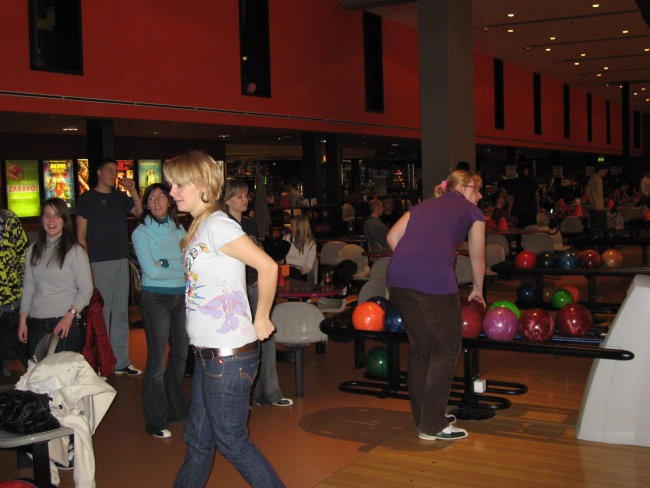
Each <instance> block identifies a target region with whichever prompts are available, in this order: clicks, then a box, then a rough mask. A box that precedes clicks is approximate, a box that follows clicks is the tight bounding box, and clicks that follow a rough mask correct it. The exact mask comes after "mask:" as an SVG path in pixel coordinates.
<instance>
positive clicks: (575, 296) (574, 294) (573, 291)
mask: <svg viewBox="0 0 650 488" xmlns="http://www.w3.org/2000/svg"><path fill="white" fill-rule="evenodd" d="M562 289H563V290H566V291H568V292H569V293H571V296H572V297H573V301H574V302H577V301H578V300H579V299H580V292H579V291H578V289H577V288H576V287H575V286H571V285H567V286H563V287H562Z"/></svg>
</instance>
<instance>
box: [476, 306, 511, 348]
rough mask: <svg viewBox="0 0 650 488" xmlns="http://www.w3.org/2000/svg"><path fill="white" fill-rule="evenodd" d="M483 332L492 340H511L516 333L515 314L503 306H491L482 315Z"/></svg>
mask: <svg viewBox="0 0 650 488" xmlns="http://www.w3.org/2000/svg"><path fill="white" fill-rule="evenodd" d="M483 333H484V334H485V335H486V337H488V338H490V339H492V340H494V341H511V340H512V339H514V338H515V336H516V335H517V316H516V315H515V314H514V313H513V312H511V311H510V310H508V309H507V308H504V307H496V308H491V309H490V310H488V311H487V312H485V316H484V317H483Z"/></svg>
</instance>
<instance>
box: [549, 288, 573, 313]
mask: <svg viewBox="0 0 650 488" xmlns="http://www.w3.org/2000/svg"><path fill="white" fill-rule="evenodd" d="M569 303H573V295H572V294H571V292H570V291H568V290H565V289H559V290H557V291H556V292H555V293H553V296H552V297H551V304H552V305H553V308H556V309H558V310H559V309H561V308H562V307H564V306H565V305H568V304H569Z"/></svg>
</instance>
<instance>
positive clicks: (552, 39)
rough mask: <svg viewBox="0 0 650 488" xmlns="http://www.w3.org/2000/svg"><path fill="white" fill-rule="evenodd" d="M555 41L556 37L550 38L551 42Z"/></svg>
mask: <svg viewBox="0 0 650 488" xmlns="http://www.w3.org/2000/svg"><path fill="white" fill-rule="evenodd" d="M555 39H556V37H555V36H551V37H549V38H548V40H549V41H554V40H555Z"/></svg>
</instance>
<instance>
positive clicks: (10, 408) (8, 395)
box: [0, 390, 61, 434]
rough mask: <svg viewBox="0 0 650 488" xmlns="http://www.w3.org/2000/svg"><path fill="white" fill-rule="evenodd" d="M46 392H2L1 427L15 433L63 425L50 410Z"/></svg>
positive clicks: (27, 432) (25, 432) (45, 429)
mask: <svg viewBox="0 0 650 488" xmlns="http://www.w3.org/2000/svg"><path fill="white" fill-rule="evenodd" d="M50 400H51V398H50V397H49V396H48V395H46V394H45V393H35V392H33V391H29V390H26V391H23V390H7V391H2V392H0V427H1V428H3V429H4V430H6V431H8V432H12V433H14V434H35V433H37V432H45V431H47V430H52V429H57V428H59V427H60V426H61V425H60V424H59V421H58V420H57V419H56V418H55V417H54V416H53V415H52V412H51V410H50Z"/></svg>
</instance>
